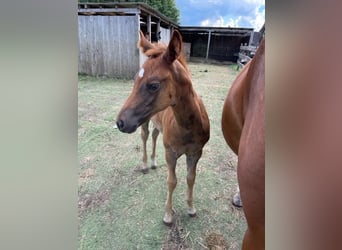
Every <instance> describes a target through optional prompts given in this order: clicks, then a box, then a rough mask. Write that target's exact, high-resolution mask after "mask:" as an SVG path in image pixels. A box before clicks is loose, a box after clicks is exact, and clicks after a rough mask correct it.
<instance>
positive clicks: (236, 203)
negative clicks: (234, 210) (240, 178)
mask: <svg viewBox="0 0 342 250" xmlns="http://www.w3.org/2000/svg"><path fill="white" fill-rule="evenodd" d="M232 203H233V205H234V206H236V207H242V201H241V197H240V188H239V186H237V187H236V193H235V194H234V196H233V201H232Z"/></svg>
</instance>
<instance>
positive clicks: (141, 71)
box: [139, 68, 145, 78]
mask: <svg viewBox="0 0 342 250" xmlns="http://www.w3.org/2000/svg"><path fill="white" fill-rule="evenodd" d="M144 72H145V70H144V68H140V70H139V77H140V78H142V77H143V76H144Z"/></svg>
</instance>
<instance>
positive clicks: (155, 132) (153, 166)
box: [151, 128, 159, 169]
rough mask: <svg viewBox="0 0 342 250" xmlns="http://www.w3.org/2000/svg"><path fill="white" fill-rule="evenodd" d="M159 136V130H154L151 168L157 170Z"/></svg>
mask: <svg viewBox="0 0 342 250" xmlns="http://www.w3.org/2000/svg"><path fill="white" fill-rule="evenodd" d="M158 135H159V130H158V129H157V128H154V129H153V131H152V154H151V168H152V169H156V168H157V161H156V146H157V138H158Z"/></svg>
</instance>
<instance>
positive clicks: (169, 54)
mask: <svg viewBox="0 0 342 250" xmlns="http://www.w3.org/2000/svg"><path fill="white" fill-rule="evenodd" d="M181 53H182V36H181V34H180V33H179V31H177V30H175V31H173V33H172V37H171V40H170V43H169V46H168V47H167V50H166V53H165V54H164V59H165V60H166V62H167V63H168V64H171V63H173V61H174V60H176V59H177V58H178V57H179V56H180V54H181Z"/></svg>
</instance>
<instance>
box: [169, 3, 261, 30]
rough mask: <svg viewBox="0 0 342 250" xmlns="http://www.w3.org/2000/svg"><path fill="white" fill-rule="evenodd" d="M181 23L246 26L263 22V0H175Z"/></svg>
mask: <svg viewBox="0 0 342 250" xmlns="http://www.w3.org/2000/svg"><path fill="white" fill-rule="evenodd" d="M176 3H177V6H178V8H179V9H180V17H181V25H185V26H188V25H189V26H199V25H200V26H216V27H228V26H229V27H246V28H254V29H255V30H259V29H260V28H261V27H262V25H263V23H264V22H265V0H239V1H237V0H224V1H223V0H190V1H188V0H176Z"/></svg>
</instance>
